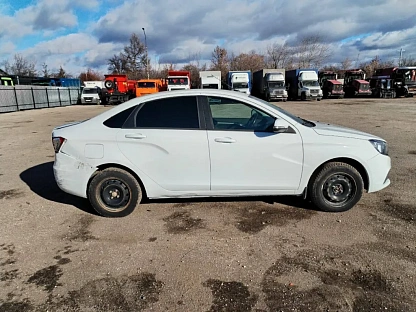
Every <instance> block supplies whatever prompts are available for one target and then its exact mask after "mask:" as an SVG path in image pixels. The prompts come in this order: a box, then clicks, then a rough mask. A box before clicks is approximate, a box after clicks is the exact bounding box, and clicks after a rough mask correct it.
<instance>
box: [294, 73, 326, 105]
mask: <svg viewBox="0 0 416 312" xmlns="http://www.w3.org/2000/svg"><path fill="white" fill-rule="evenodd" d="M286 86H287V88H288V99H290V100H297V99H301V100H318V101H320V100H321V99H322V96H323V94H322V89H321V87H320V86H319V82H318V70H317V69H310V68H308V69H302V68H299V69H293V70H287V71H286Z"/></svg>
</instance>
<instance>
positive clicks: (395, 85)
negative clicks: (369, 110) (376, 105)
mask: <svg viewBox="0 0 416 312" xmlns="http://www.w3.org/2000/svg"><path fill="white" fill-rule="evenodd" d="M388 87H390V88H388ZM370 89H371V91H372V94H373V96H375V97H385V96H384V94H385V93H386V89H391V90H392V91H391V93H393V94H392V96H393V97H401V96H405V97H412V96H413V95H414V94H415V93H416V67H388V68H379V69H376V71H375V73H374V75H373V76H372V77H371V78H370ZM387 96H388V93H387Z"/></svg>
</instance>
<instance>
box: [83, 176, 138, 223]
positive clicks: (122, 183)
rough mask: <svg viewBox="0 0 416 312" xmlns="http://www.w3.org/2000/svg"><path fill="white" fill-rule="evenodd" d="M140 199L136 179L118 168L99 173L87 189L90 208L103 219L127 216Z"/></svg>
mask: <svg viewBox="0 0 416 312" xmlns="http://www.w3.org/2000/svg"><path fill="white" fill-rule="evenodd" d="M142 197H143V192H142V188H141V187H140V184H139V182H138V181H137V180H136V178H135V177H134V176H132V175H131V174H130V173H129V172H127V171H125V170H122V169H119V168H108V169H105V170H103V171H99V172H98V173H97V174H96V175H95V176H94V177H93V179H92V181H91V183H90V185H89V187H88V199H89V201H90V203H91V205H92V207H93V208H94V210H95V211H96V212H97V213H98V214H100V215H102V216H104V217H111V218H119V217H125V216H127V215H129V214H130V213H132V212H133V210H134V209H135V208H136V207H137V206H138V205H139V204H140V202H141V200H142Z"/></svg>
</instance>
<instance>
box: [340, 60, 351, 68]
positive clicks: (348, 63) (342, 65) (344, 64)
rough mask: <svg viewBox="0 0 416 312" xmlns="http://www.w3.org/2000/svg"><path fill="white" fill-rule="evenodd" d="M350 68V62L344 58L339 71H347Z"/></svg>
mask: <svg viewBox="0 0 416 312" xmlns="http://www.w3.org/2000/svg"><path fill="white" fill-rule="evenodd" d="M351 67H352V61H351V60H350V59H349V58H348V57H346V58H345V59H344V60H343V61H342V62H341V69H342V70H347V69H349V68H351Z"/></svg>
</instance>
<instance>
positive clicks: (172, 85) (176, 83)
mask: <svg viewBox="0 0 416 312" xmlns="http://www.w3.org/2000/svg"><path fill="white" fill-rule="evenodd" d="M167 85H168V91H173V90H188V89H191V72H190V71H188V70H169V71H168V78H167Z"/></svg>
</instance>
